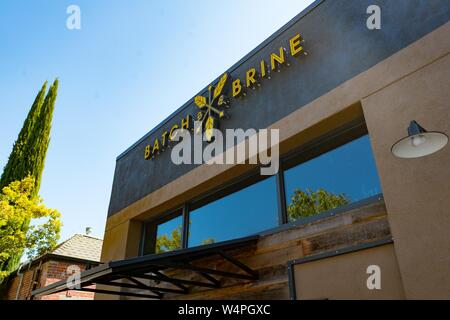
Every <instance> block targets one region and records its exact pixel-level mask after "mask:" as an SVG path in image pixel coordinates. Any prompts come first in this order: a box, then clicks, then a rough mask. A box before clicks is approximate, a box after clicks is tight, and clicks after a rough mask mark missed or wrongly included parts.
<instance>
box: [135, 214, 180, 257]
mask: <svg viewBox="0 0 450 320" xmlns="http://www.w3.org/2000/svg"><path fill="white" fill-rule="evenodd" d="M181 214H182V212H181V210H179V211H176V212H174V213H173V214H171V215H170V216H168V217H167V218H165V219H163V220H160V221H157V222H154V223H149V224H147V225H146V228H145V233H144V248H143V253H144V254H151V253H163V252H169V251H172V250H176V249H180V248H181V247H182V236H183V216H182V215H181Z"/></svg>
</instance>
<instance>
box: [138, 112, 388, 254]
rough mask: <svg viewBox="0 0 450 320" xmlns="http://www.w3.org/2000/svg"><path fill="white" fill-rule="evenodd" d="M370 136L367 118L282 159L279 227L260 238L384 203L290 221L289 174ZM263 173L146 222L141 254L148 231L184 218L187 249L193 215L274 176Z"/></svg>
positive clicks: (374, 198) (255, 172)
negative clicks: (288, 210)
mask: <svg viewBox="0 0 450 320" xmlns="http://www.w3.org/2000/svg"><path fill="white" fill-rule="evenodd" d="M367 134H368V130H367V126H366V123H365V120H364V118H359V119H356V120H354V121H352V122H349V123H347V124H346V125H344V126H341V127H339V128H337V129H335V130H331V131H330V132H328V133H327V134H325V135H322V136H321V137H319V138H317V139H313V140H312V141H310V142H308V143H305V144H304V145H302V146H300V147H298V148H295V149H293V150H291V151H289V152H288V153H286V154H284V155H283V156H282V157H280V163H279V170H278V173H277V174H276V175H275V178H276V192H277V208H278V225H277V226H276V227H274V228H270V229H268V230H263V231H261V232H259V233H258V234H260V235H265V234H270V233H274V232H277V231H280V230H286V229H289V228H292V227H294V226H298V225H303V224H307V223H311V222H312V221H316V220H319V219H323V218H324V217H329V216H333V215H336V214H339V213H342V212H346V211H348V210H350V209H353V208H357V207H360V206H364V205H367V203H369V202H372V201H378V200H380V199H383V193H379V194H377V195H374V196H371V197H368V198H365V199H361V200H359V201H356V202H353V203H349V204H347V205H343V206H341V207H338V208H335V209H331V210H328V211H324V212H321V213H319V214H317V215H314V216H312V217H308V218H305V219H299V220H296V221H289V220H288V214H287V203H286V192H285V181H284V177H285V171H287V170H289V169H291V168H293V167H295V166H298V165H300V164H302V163H304V162H307V161H309V160H311V159H314V158H316V157H318V156H320V155H322V154H325V153H327V152H329V151H332V150H334V149H336V148H338V147H340V146H343V145H345V144H346V143H349V142H351V141H354V140H356V139H358V138H361V137H363V136H365V135H367ZM259 170H260V168H259V167H257V168H252V169H251V170H249V171H248V172H246V173H244V174H242V175H240V176H238V177H236V178H234V179H232V180H231V181H229V182H227V183H224V184H223V185H221V186H219V187H216V188H214V189H212V190H210V191H208V192H206V193H204V194H202V195H201V196H198V197H195V198H193V199H191V200H189V201H187V202H185V203H183V204H182V205H179V206H177V207H175V208H174V209H172V210H168V211H166V212H167V214H163V215H160V216H158V217H156V218H153V219H150V220H147V221H144V223H143V228H142V236H141V243H140V250H139V252H140V254H141V255H144V254H145V247H146V246H145V241H146V233H147V232H146V231H147V229H148V225H149V224H151V225H156V226H157V225H158V224H161V223H164V222H166V221H169V220H170V219H173V218H175V217H178V216H182V224H183V225H182V245H181V248H180V249H177V250H183V249H187V248H188V240H189V239H188V235H189V219H190V212H191V211H193V210H195V209H197V208H200V207H202V206H204V205H207V204H209V203H212V202H214V201H217V200H219V199H221V198H224V197H226V196H228V195H230V194H232V193H234V192H238V191H239V190H242V189H244V188H246V187H248V186H251V185H253V184H255V183H258V182H260V181H263V180H265V179H268V178H270V177H271V176H261V175H260V172H259ZM224 193H225V195H224ZM147 254H148V253H147Z"/></svg>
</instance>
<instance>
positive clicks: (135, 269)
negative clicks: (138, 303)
mask: <svg viewBox="0 0 450 320" xmlns="http://www.w3.org/2000/svg"><path fill="white" fill-rule="evenodd" d="M258 238H259V236H257V235H255V236H250V237H245V238H240V239H235V240H230V241H224V242H220V243H213V244H209V245H205V246H199V247H194V248H188V249H180V250H175V251H171V252H167V253H162V254H152V255H146V256H142V257H137V258H132V259H126V260H119V261H111V262H108V263H105V264H102V265H100V266H98V267H95V268H92V269H90V270H86V271H83V272H81V274H80V280H79V283H76V284H77V285H76V286H71V285H73V283H68V282H67V280H61V281H58V282H55V283H53V284H51V285H48V286H46V287H44V288H40V289H37V290H34V291H33V292H32V294H31V296H32V297H36V296H42V295H49V294H54V293H58V292H63V291H67V290H78V291H86V292H95V293H102V294H113V295H119V296H129V297H136V298H146V299H162V298H163V297H164V295H165V294H166V293H172V294H188V293H189V292H190V288H189V286H196V287H204V288H211V289H215V288H220V287H221V281H220V279H218V278H217V277H222V278H234V279H242V280H257V279H258V274H257V272H256V271H254V270H253V269H251V268H250V267H248V266H247V265H245V264H244V263H242V262H241V261H239V260H238V259H236V258H235V257H233V256H232V255H231V254H230V253H229V251H230V250H233V249H237V248H243V247H246V246H251V245H254V244H256V241H257V240H258ZM212 256H219V257H220V258H222V259H224V260H226V261H227V262H228V263H229V264H232V265H234V266H235V267H237V268H238V269H239V271H240V272H239V273H238V272H231V271H225V270H219V269H216V268H214V269H213V268H208V267H203V266H197V265H193V264H192V262H195V261H197V260H199V259H202V258H208V257H212ZM174 269H176V270H185V271H190V272H193V273H195V274H196V275H198V276H200V277H201V278H202V279H203V280H191V279H183V278H178V277H171V276H168V275H167V274H165V273H164V271H167V270H174ZM123 280H126V282H123ZM143 280H154V281H155V282H156V285H148V284H146V283H144V282H143ZM118 281H121V282H118ZM161 283H164V284H170V285H171V286H172V287H167V286H160V285H159V284H161ZM93 285H101V286H102V288H92V286H93ZM105 286H106V287H111V289H109V288H105ZM123 289H125V290H123ZM130 290H132V291H130Z"/></svg>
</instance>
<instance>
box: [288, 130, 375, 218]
mask: <svg viewBox="0 0 450 320" xmlns="http://www.w3.org/2000/svg"><path fill="white" fill-rule="evenodd" d="M284 180H285V191H286V203H287V211H288V212H287V213H288V219H289V221H293V220H297V219H300V218H304V217H308V216H312V215H315V214H318V213H320V212H323V211H327V210H330V209H333V208H336V207H339V206H342V205H345V204H348V203H351V202H355V201H358V200H361V199H364V198H368V197H370V196H372V195H375V194H378V193H380V192H381V188H380V182H379V179H378V174H377V170H376V167H375V161H374V158H373V155H372V149H371V147H370V142H369V137H368V136H367V135H365V136H363V137H361V138H358V139H356V140H353V141H352V142H349V143H347V144H345V145H343V146H340V147H338V148H337V149H334V150H332V151H329V152H327V153H324V154H322V155H320V156H318V157H316V158H314V159H312V160H309V161H307V162H304V163H301V164H299V165H297V166H295V167H293V168H291V169H289V170H287V171H285V175H284Z"/></svg>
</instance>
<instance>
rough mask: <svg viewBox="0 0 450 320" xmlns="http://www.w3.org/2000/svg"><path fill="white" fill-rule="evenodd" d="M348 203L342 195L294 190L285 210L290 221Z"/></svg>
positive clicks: (320, 190) (321, 190) (319, 190)
mask: <svg viewBox="0 0 450 320" xmlns="http://www.w3.org/2000/svg"><path fill="white" fill-rule="evenodd" d="M349 202H350V200H349V199H348V198H347V197H346V196H345V195H344V194H333V193H330V192H328V191H326V190H324V189H318V190H317V191H312V190H310V189H306V191H302V190H300V189H295V190H294V194H293V195H292V197H291V203H290V204H289V205H288V208H287V212H288V217H289V220H291V221H292V220H297V219H300V218H305V217H310V216H313V215H316V214H318V213H320V212H323V211H327V210H331V209H334V208H337V207H340V206H342V205H345V204H348V203H349Z"/></svg>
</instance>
